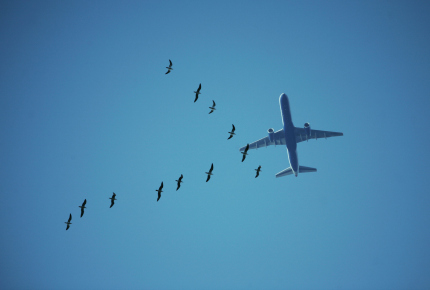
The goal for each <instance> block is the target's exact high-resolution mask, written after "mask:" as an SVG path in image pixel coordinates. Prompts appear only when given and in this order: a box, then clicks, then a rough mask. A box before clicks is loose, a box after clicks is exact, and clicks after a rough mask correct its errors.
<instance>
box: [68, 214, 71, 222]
mask: <svg viewBox="0 0 430 290" xmlns="http://www.w3.org/2000/svg"><path fill="white" fill-rule="evenodd" d="M71 220H72V214H70V216H69V220H68V222H69V223H70V221H71Z"/></svg>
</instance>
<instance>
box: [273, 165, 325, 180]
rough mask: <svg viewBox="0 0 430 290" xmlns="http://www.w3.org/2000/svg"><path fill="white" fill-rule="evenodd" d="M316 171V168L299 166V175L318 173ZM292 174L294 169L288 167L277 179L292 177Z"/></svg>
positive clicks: (278, 174)
mask: <svg viewBox="0 0 430 290" xmlns="http://www.w3.org/2000/svg"><path fill="white" fill-rule="evenodd" d="M316 171H317V169H316V168H312V167H307V166H299V173H306V172H316ZM291 174H293V169H291V167H288V168H287V169H284V170H282V171H281V172H279V173H277V174H276V178H278V177H283V176H287V175H291Z"/></svg>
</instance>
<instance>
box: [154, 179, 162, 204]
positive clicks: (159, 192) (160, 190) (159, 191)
mask: <svg viewBox="0 0 430 290" xmlns="http://www.w3.org/2000/svg"><path fill="white" fill-rule="evenodd" d="M162 189H163V182H161V185H160V188H159V189H158V190H157V189H156V190H155V191H157V192H158V198H157V201H159V200H160V197H161V193H162V192H163V191H162Z"/></svg>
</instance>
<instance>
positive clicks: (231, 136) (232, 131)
mask: <svg viewBox="0 0 430 290" xmlns="http://www.w3.org/2000/svg"><path fill="white" fill-rule="evenodd" d="M231 125H232V126H233V129H231V132H228V133H229V134H230V137H228V138H227V140H228V139H231V138H233V135H236V133H234V130H236V128H235V127H234V124H231Z"/></svg>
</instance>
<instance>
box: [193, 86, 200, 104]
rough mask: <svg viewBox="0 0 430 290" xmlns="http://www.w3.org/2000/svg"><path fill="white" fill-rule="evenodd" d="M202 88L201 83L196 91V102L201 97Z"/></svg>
mask: <svg viewBox="0 0 430 290" xmlns="http://www.w3.org/2000/svg"><path fill="white" fill-rule="evenodd" d="M201 88H202V84H200V85H199V88H198V89H197V91H195V93H196V99H195V100H194V103H195V102H196V101H197V99H198V98H199V95H200V90H201Z"/></svg>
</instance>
